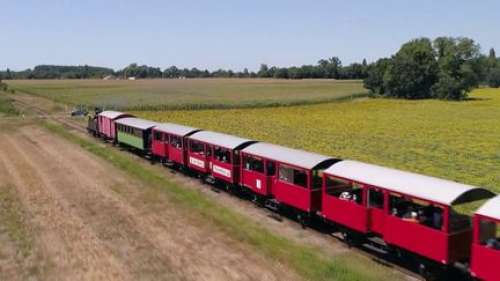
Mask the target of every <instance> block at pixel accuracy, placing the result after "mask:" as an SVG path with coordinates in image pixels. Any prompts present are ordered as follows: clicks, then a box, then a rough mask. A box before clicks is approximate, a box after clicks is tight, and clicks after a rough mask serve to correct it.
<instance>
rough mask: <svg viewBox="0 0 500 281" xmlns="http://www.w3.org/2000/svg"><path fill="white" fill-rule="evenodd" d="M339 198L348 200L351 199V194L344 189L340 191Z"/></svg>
mask: <svg viewBox="0 0 500 281" xmlns="http://www.w3.org/2000/svg"><path fill="white" fill-rule="evenodd" d="M339 199H340V200H345V201H350V200H352V194H351V193H350V192H349V191H344V192H342V193H340V196H339Z"/></svg>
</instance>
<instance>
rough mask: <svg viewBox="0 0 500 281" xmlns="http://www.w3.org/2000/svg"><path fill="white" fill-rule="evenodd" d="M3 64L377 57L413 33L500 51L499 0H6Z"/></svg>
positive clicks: (0, 22)
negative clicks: (464, 39)
mask: <svg viewBox="0 0 500 281" xmlns="http://www.w3.org/2000/svg"><path fill="white" fill-rule="evenodd" d="M0 10H1V15H0V31H1V32H0V69H5V68H7V67H9V68H11V69H14V70H21V69H26V68H30V67H33V66H34V65H37V64H62V65H73V64H80V65H81V64H89V65H100V66H108V67H112V68H115V69H118V68H122V67H124V66H125V65H127V64H129V63H131V62H137V63H139V64H148V65H153V66H159V67H162V68H164V67H167V66H170V65H177V66H179V67H193V66H197V67H199V68H208V69H210V70H213V69H217V68H231V69H234V70H241V69H243V68H244V67H248V68H249V69H250V70H256V69H257V68H258V67H259V65H260V63H268V64H270V65H278V66H289V65H302V64H312V63H316V62H317V61H318V59H320V58H326V57H330V56H338V57H340V58H341V59H342V61H343V62H344V64H348V63H351V62H354V61H361V60H362V59H363V58H367V60H368V61H373V60H375V59H377V58H379V57H384V56H389V55H390V54H392V53H394V52H395V51H397V49H398V48H399V46H400V45H401V43H403V42H405V41H408V40H410V39H413V38H416V37H421V36H426V37H431V38H433V37H436V36H440V35H451V36H468V37H471V38H473V39H475V40H476V41H477V42H478V43H480V44H481V46H482V50H483V52H486V51H487V50H488V49H489V48H490V47H494V48H495V49H496V50H497V51H498V52H497V53H499V54H500V16H499V14H498V11H500V1H490V0H483V1H470V0H456V1H449V0H440V1H430V0H419V1H409V0H408V1H407V0H399V1H396V0H394V1H384V0H379V1H321V0H318V1H304V0H302V1H295V0H288V1H285V0H275V1H272V0H268V1H264V0H247V1H238V0H233V1H229V0H218V1H215V0H213V1H208V0H207V1H168V0H164V1H152V0H151V1H148V0H144V1H127V0H121V1H114V0H109V1H97V0H90V1H52V0H45V1H41V0H40V1H30V0H20V1H9V0H0Z"/></svg>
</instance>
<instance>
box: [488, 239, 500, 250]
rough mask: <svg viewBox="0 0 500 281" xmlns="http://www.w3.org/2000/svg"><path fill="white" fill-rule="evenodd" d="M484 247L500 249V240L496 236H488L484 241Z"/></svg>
mask: <svg viewBox="0 0 500 281" xmlns="http://www.w3.org/2000/svg"><path fill="white" fill-rule="evenodd" d="M486 247H488V248H490V249H494V250H500V241H498V239H497V238H490V239H488V241H486Z"/></svg>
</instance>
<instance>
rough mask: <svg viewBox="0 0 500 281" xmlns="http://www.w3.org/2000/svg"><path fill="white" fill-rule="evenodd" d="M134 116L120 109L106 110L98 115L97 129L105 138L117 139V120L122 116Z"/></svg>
mask: <svg viewBox="0 0 500 281" xmlns="http://www.w3.org/2000/svg"><path fill="white" fill-rule="evenodd" d="M125 117H133V115H131V114H128V113H123V112H118V111H112V110H106V111H103V112H101V113H99V114H98V115H97V129H98V132H99V135H100V136H101V137H102V138H104V139H109V140H116V124H115V121H116V120H118V119H120V118H125Z"/></svg>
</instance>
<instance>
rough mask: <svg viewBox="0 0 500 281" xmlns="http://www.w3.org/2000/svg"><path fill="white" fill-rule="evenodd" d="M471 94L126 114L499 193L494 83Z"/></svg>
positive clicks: (499, 128)
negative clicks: (462, 98) (465, 97)
mask: <svg viewBox="0 0 500 281" xmlns="http://www.w3.org/2000/svg"><path fill="white" fill-rule="evenodd" d="M471 97H472V98H473V99H472V100H469V101H465V102H449V101H439V100H420V101H408V100H393V99H358V100H354V101H353V102H345V103H330V104H321V105H310V106H294V107H282V108H260V109H234V110H201V111H164V112H144V111H143V112H133V113H134V114H136V115H138V116H141V117H144V118H147V119H151V120H156V121H164V122H175V123H179V124H185V125H191V126H196V127H199V128H205V129H209V130H216V131H222V132H226V133H230V134H235V135H240V136H243V137H248V138H252V139H257V140H263V141H269V142H273V143H278V144H281V145H286V146H290V147H295V148H301V149H305V150H309V151H315V152H318V153H323V154H326V155H331V156H336V157H340V158H344V159H355V160H360V161H365V162H369V163H375V164H379V165H385V166H389V167H394V168H400V169H404V170H409V171H414V172H418V173H422V174H427V175H432V176H437V177H442V178H447V179H451V180H455V181H459V182H463V183H468V184H473V185H478V186H483V187H487V188H489V189H491V190H494V191H496V192H500V184H499V183H500V169H499V168H498V167H500V141H499V140H500V89H478V90H475V91H474V92H473V93H472V95H471ZM221 124H223V125H222V126H221Z"/></svg>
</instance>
